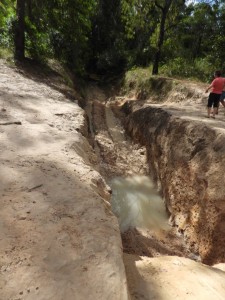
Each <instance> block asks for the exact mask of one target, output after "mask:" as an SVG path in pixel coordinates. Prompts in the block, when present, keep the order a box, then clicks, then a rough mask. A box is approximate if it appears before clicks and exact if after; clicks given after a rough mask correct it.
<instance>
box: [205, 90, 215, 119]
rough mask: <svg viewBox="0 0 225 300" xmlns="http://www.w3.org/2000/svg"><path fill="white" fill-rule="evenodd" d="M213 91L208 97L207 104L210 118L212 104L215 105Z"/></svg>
mask: <svg viewBox="0 0 225 300" xmlns="http://www.w3.org/2000/svg"><path fill="white" fill-rule="evenodd" d="M213 95H214V94H213V93H210V94H209V98H208V104H207V107H208V118H210V113H211V109H212V106H213V102H214V101H213Z"/></svg>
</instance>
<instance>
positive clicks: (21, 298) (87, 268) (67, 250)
mask: <svg viewBox="0 0 225 300" xmlns="http://www.w3.org/2000/svg"><path fill="white" fill-rule="evenodd" d="M0 75H1V77H0V118H1V121H0V139H1V144H0V163H1V165H0V179H1V181H0V197H1V202H0V299H1V300H48V299H54V300H61V299H63V300H72V299H76V300H83V299H85V300H86V299H88V300H89V299H90V300H106V299H107V300H126V299H130V298H131V299H149V300H150V299H159V300H168V299H169V300H172V299H181V298H184V299H192V300H195V299H204V300H217V299H224V297H225V290H224V279H225V275H224V272H223V271H220V270H217V269H216V270H215V269H213V268H210V267H207V266H203V265H202V264H200V263H197V262H194V261H193V260H190V259H187V258H182V256H185V257H189V258H194V259H197V258H198V257H195V256H192V254H191V253H190V252H189V251H188V250H187V248H186V247H185V244H184V243H183V239H182V236H181V235H178V234H177V232H176V230H175V229H174V228H171V230H170V231H169V232H164V231H158V232H157V231H147V230H140V229H139V228H137V229H135V230H131V231H128V232H126V233H125V234H124V235H123V236H122V238H123V246H122V243H121V238H120V232H119V226H118V222H117V219H116V218H115V216H114V215H113V214H112V212H111V208H110V204H109V202H108V200H109V199H110V192H111V191H110V188H109V186H108V185H107V184H106V182H110V180H111V179H112V178H114V177H116V176H131V175H137V174H138V175H142V174H149V172H150V170H149V165H147V164H146V152H147V151H146V148H145V147H144V146H141V145H140V144H138V143H134V142H132V141H131V139H130V138H129V137H128V136H127V135H126V133H125V131H124V128H123V126H122V125H121V120H120V119H119V118H117V117H116V116H119V115H120V114H116V115H114V113H113V112H114V111H116V110H117V108H115V105H114V103H111V100H110V99H107V97H106V96H105V95H104V93H103V92H102V91H100V90H98V89H97V88H96V87H95V88H94V89H90V93H89V97H87V98H88V99H87V100H88V101H87V103H88V105H87V107H86V111H87V114H88V118H87V116H86V114H85V112H84V110H82V109H81V108H80V107H79V106H78V103H77V101H76V100H75V99H73V97H72V99H73V101H71V93H72V91H71V90H69V89H68V90H67V88H66V87H64V86H63V85H62V86H61V83H60V82H58V81H57V80H58V78H57V80H56V83H57V82H58V84H52V83H54V80H55V78H53V77H54V76H55V74H54V76H53V75H52V76H53V77H49V78H48V80H42V78H41V76H38V77H37V76H36V75H35V74H34V73H33V71H32V70H24V69H18V68H9V67H8V66H6V65H5V64H4V63H2V62H1V63H0ZM57 76H58V75H57ZM67 95H69V97H67ZM117 112H118V111H117ZM210 121H211V120H210ZM88 123H89V124H88ZM88 125H89V126H88ZM122 250H124V252H125V253H126V254H125V256H124V262H125V267H126V274H127V276H126V275H125V267H124V263H123V253H122ZM168 255H170V257H168ZM158 256H160V257H159V258H158ZM171 256H172V257H171ZM177 256H180V257H179V258H178V257H177ZM188 266H189V267H188ZM220 267H221V266H220ZM222 267H223V266H222ZM203 273H204V276H203ZM193 274H196V277H195V278H200V277H202V281H201V280H199V282H198V283H199V284H198V285H197V286H196V288H195V290H194V291H193V289H192V285H193V284H194V283H193ZM205 274H208V275H209V276H205ZM180 277H182V278H185V280H184V281H182V282H181V283H180ZM127 279H128V286H129V292H130V296H129V295H128V289H127ZM178 282H179V290H177V283H178ZM207 297H208V298H207Z"/></svg>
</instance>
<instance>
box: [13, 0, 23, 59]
mask: <svg viewBox="0 0 225 300" xmlns="http://www.w3.org/2000/svg"><path fill="white" fill-rule="evenodd" d="M16 15H17V20H16V24H15V32H14V34H15V36H14V43H15V59H17V60H23V59H24V57H25V54H24V53H25V0H17V3H16Z"/></svg>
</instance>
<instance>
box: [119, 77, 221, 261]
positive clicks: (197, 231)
mask: <svg viewBox="0 0 225 300" xmlns="http://www.w3.org/2000/svg"><path fill="white" fill-rule="evenodd" d="M179 84H180V83H179ZM188 85H189V86H190V83H188ZM188 85H187V87H186V88H185V89H183V90H184V91H185V93H186V91H188ZM177 86H178V85H177ZM199 90H200V89H199V88H198V89H197V90H196V93H195V92H194V91H195V85H192V86H191V88H190V91H189V93H188V94H187V95H189V97H187V98H186V99H185V100H184V101H182V98H183V96H184V93H183V94H182V93H181V91H180V88H178V89H177V88H176V87H174V88H173V89H171V90H169V91H168V93H167V95H166V93H165V95H164V98H163V99H161V101H162V100H163V104H161V105H156V104H154V103H155V101H156V100H157V93H156V91H155V94H154V96H153V97H152V98H151V97H150V98H149V99H148V100H146V101H145V100H141V101H131V100H129V101H125V103H124V104H123V106H122V111H123V112H124V114H125V115H126V121H125V122H124V124H125V127H126V129H127V131H128V132H129V134H130V135H131V136H132V138H133V139H135V140H136V141H138V142H140V143H141V144H142V145H145V146H146V149H147V161H148V166H149V172H150V174H151V176H152V178H153V179H154V181H155V182H156V183H157V184H158V185H159V186H161V190H162V194H163V196H164V198H165V200H166V205H167V208H168V210H169V212H170V214H171V217H170V220H171V223H172V224H173V225H174V226H176V227H177V228H178V231H179V232H180V233H182V234H183V235H184V238H185V242H186V244H187V245H188V247H189V248H190V249H191V251H192V252H194V253H195V254H196V255H198V254H199V255H200V257H201V259H202V261H203V262H205V263H208V264H213V263H217V262H224V261H225V250H224V249H225V219H224V216H225V189H224V186H225V178H224V172H225V146H224V145H225V130H224V129H225V118H224V115H223V111H220V113H219V115H218V116H217V120H216V121H215V120H210V119H206V118H205V114H206V112H205V111H204V107H203V104H202V103H204V101H205V100H206V96H205V95H204V94H203V89H202V93H199ZM180 94H181V95H180ZM172 95H176V97H175V98H173V97H172ZM133 100H134V99H133Z"/></svg>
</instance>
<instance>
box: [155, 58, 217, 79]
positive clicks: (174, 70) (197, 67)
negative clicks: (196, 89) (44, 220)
mask: <svg viewBox="0 0 225 300" xmlns="http://www.w3.org/2000/svg"><path fill="white" fill-rule="evenodd" d="M214 70H215V66H214V65H213V64H212V63H211V62H210V61H209V60H208V59H205V58H199V59H196V60H195V61H190V60H186V59H185V58H181V57H178V58H175V59H173V60H170V61H169V62H168V63H167V64H165V65H163V66H162V67H161V69H160V72H161V73H162V74H164V75H166V76H170V77H179V78H194V79H198V80H201V81H208V80H209V78H211V77H212V74H213V72H214Z"/></svg>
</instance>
